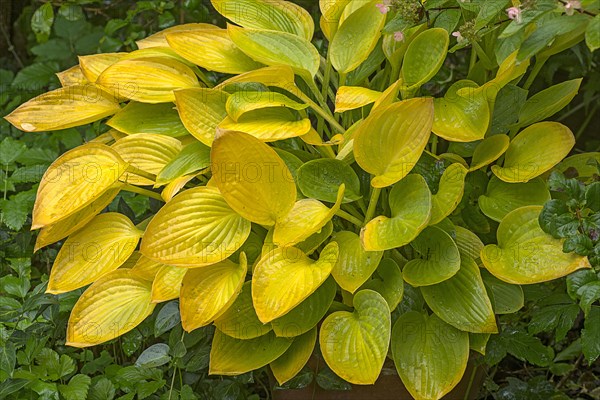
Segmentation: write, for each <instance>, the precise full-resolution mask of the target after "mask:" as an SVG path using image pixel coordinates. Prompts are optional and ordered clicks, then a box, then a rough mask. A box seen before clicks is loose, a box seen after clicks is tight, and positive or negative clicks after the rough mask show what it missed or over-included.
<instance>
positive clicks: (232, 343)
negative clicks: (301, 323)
mask: <svg viewBox="0 0 600 400" xmlns="http://www.w3.org/2000/svg"><path fill="white" fill-rule="evenodd" d="M292 341H293V340H292V339H288V338H278V337H276V336H275V334H274V333H273V332H269V333H267V334H266V335H263V336H260V337H257V338H254V339H249V340H243V339H235V338H232V337H231V336H227V335H226V334H224V333H222V332H221V331H219V330H218V329H217V330H216V331H215V336H214V337H213V341H212V346H211V350H210V365H209V373H210V374H211V375H242V374H245V373H246V372H250V371H254V370H255V369H259V368H262V367H264V366H265V365H267V364H269V363H271V362H273V361H275V360H276V359H278V358H279V357H281V356H282V355H283V354H284V353H285V352H286V350H287V349H288V348H289V347H290V346H291V344H292Z"/></svg>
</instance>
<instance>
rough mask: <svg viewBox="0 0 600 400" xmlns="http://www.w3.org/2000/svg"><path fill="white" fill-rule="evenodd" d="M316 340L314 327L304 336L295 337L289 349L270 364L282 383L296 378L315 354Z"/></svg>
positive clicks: (276, 377) (278, 380)
mask: <svg viewBox="0 0 600 400" xmlns="http://www.w3.org/2000/svg"><path fill="white" fill-rule="evenodd" d="M316 342H317V328H316V327H314V328H312V329H311V330H310V331H308V332H306V333H305V334H303V335H302V336H299V337H297V338H295V339H294V342H293V343H292V345H291V346H290V347H289V349H287V351H286V352H285V353H283V355H282V356H281V357H279V358H278V359H277V360H275V361H273V362H272V363H271V364H270V366H271V371H273V375H275V379H277V382H278V383H279V384H280V385H283V384H284V383H286V382H288V381H289V380H290V379H292V378H294V377H295V376H296V375H298V373H299V372H300V371H301V370H302V368H304V366H305V365H306V363H307V362H308V359H309V358H310V356H312V354H313V350H314V348H315V343H316Z"/></svg>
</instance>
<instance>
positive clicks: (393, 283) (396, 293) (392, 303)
mask: <svg viewBox="0 0 600 400" xmlns="http://www.w3.org/2000/svg"><path fill="white" fill-rule="evenodd" d="M375 275H376V276H375V277H374V278H373V279H371V280H369V281H367V282H365V284H364V285H362V286H361V290H362V289H371V290H374V291H376V292H377V293H379V294H380V295H382V296H383V298H384V299H385V301H387V303H388V306H389V307H390V310H395V309H396V307H398V304H400V302H401V301H402V297H403V296H404V280H403V279H402V271H401V270H400V267H399V266H398V264H396V262H395V261H394V260H392V259H391V258H384V259H383V260H381V262H380V263H379V267H377V271H376V274H375Z"/></svg>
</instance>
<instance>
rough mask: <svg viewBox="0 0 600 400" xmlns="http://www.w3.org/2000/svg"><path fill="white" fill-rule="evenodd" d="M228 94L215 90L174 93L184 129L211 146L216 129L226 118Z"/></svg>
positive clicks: (198, 89) (188, 90) (192, 90)
mask: <svg viewBox="0 0 600 400" xmlns="http://www.w3.org/2000/svg"><path fill="white" fill-rule="evenodd" d="M227 97H228V94H227V93H225V92H224V91H222V90H216V89H205V88H197V89H183V90H177V91H175V104H177V111H178V112H179V117H180V118H181V121H182V122H183V125H184V126H185V128H186V129H187V130H188V131H189V132H190V133H191V134H192V135H193V136H194V137H195V138H196V139H198V140H199V141H201V142H202V143H204V144H205V145H207V146H209V147H210V146H212V142H213V140H214V139H215V133H216V130H217V127H218V126H219V124H220V123H221V121H223V119H225V117H226V116H227V110H226V109H225V104H226V102H227Z"/></svg>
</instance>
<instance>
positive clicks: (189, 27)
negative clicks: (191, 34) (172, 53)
mask: <svg viewBox="0 0 600 400" xmlns="http://www.w3.org/2000/svg"><path fill="white" fill-rule="evenodd" d="M198 29H220V28H219V27H218V26H216V25H212V24H203V23H191V24H182V25H175V26H172V27H170V28H167V29H163V30H162V31H159V32H156V33H155V34H153V35H150V36H148V37H147V38H144V39H142V40H138V41H137V42H135V44H136V45H137V47H138V49H149V48H153V47H169V43H168V42H167V38H166V35H167V34H168V33H174V32H185V31H194V30H198Z"/></svg>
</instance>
